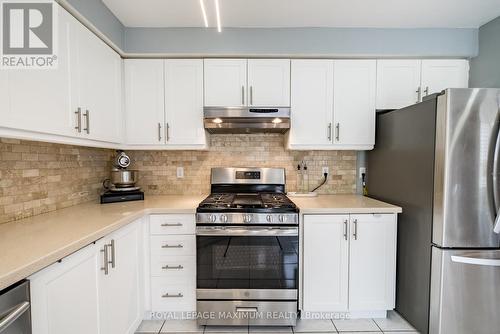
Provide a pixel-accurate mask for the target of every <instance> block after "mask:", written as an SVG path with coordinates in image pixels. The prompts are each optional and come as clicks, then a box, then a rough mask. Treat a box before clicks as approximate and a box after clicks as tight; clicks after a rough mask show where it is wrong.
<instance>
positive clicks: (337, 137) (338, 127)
mask: <svg viewBox="0 0 500 334" xmlns="http://www.w3.org/2000/svg"><path fill="white" fill-rule="evenodd" d="M335 140H336V141H339V140H340V123H337V124H336V125H335Z"/></svg>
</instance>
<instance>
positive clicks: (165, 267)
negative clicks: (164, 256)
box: [161, 264, 184, 270]
mask: <svg viewBox="0 0 500 334" xmlns="http://www.w3.org/2000/svg"><path fill="white" fill-rule="evenodd" d="M161 269H163V270H169V269H176V270H182V269H184V267H183V266H182V265H178V266H169V265H168V264H167V265H166V266H163V267H161Z"/></svg>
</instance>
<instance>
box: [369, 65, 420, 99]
mask: <svg viewBox="0 0 500 334" xmlns="http://www.w3.org/2000/svg"><path fill="white" fill-rule="evenodd" d="M420 64H421V61H420V60H411V59H410V60H397V59H396V60H378V61H377V109H399V108H403V107H406V106H409V105H412V104H414V103H417V102H420V98H421V96H422V95H421V91H420Z"/></svg>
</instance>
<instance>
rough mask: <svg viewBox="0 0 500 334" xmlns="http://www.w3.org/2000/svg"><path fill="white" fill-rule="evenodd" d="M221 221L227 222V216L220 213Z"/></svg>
mask: <svg viewBox="0 0 500 334" xmlns="http://www.w3.org/2000/svg"><path fill="white" fill-rule="evenodd" d="M219 219H220V221H221V222H223V223H227V216H226V215H220V218H219Z"/></svg>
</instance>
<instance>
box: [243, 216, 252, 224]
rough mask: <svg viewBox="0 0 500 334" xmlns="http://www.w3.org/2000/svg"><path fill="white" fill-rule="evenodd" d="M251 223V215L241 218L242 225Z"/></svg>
mask: <svg viewBox="0 0 500 334" xmlns="http://www.w3.org/2000/svg"><path fill="white" fill-rule="evenodd" d="M251 221H252V216H251V215H244V216H243V222H244V223H250V222H251Z"/></svg>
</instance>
